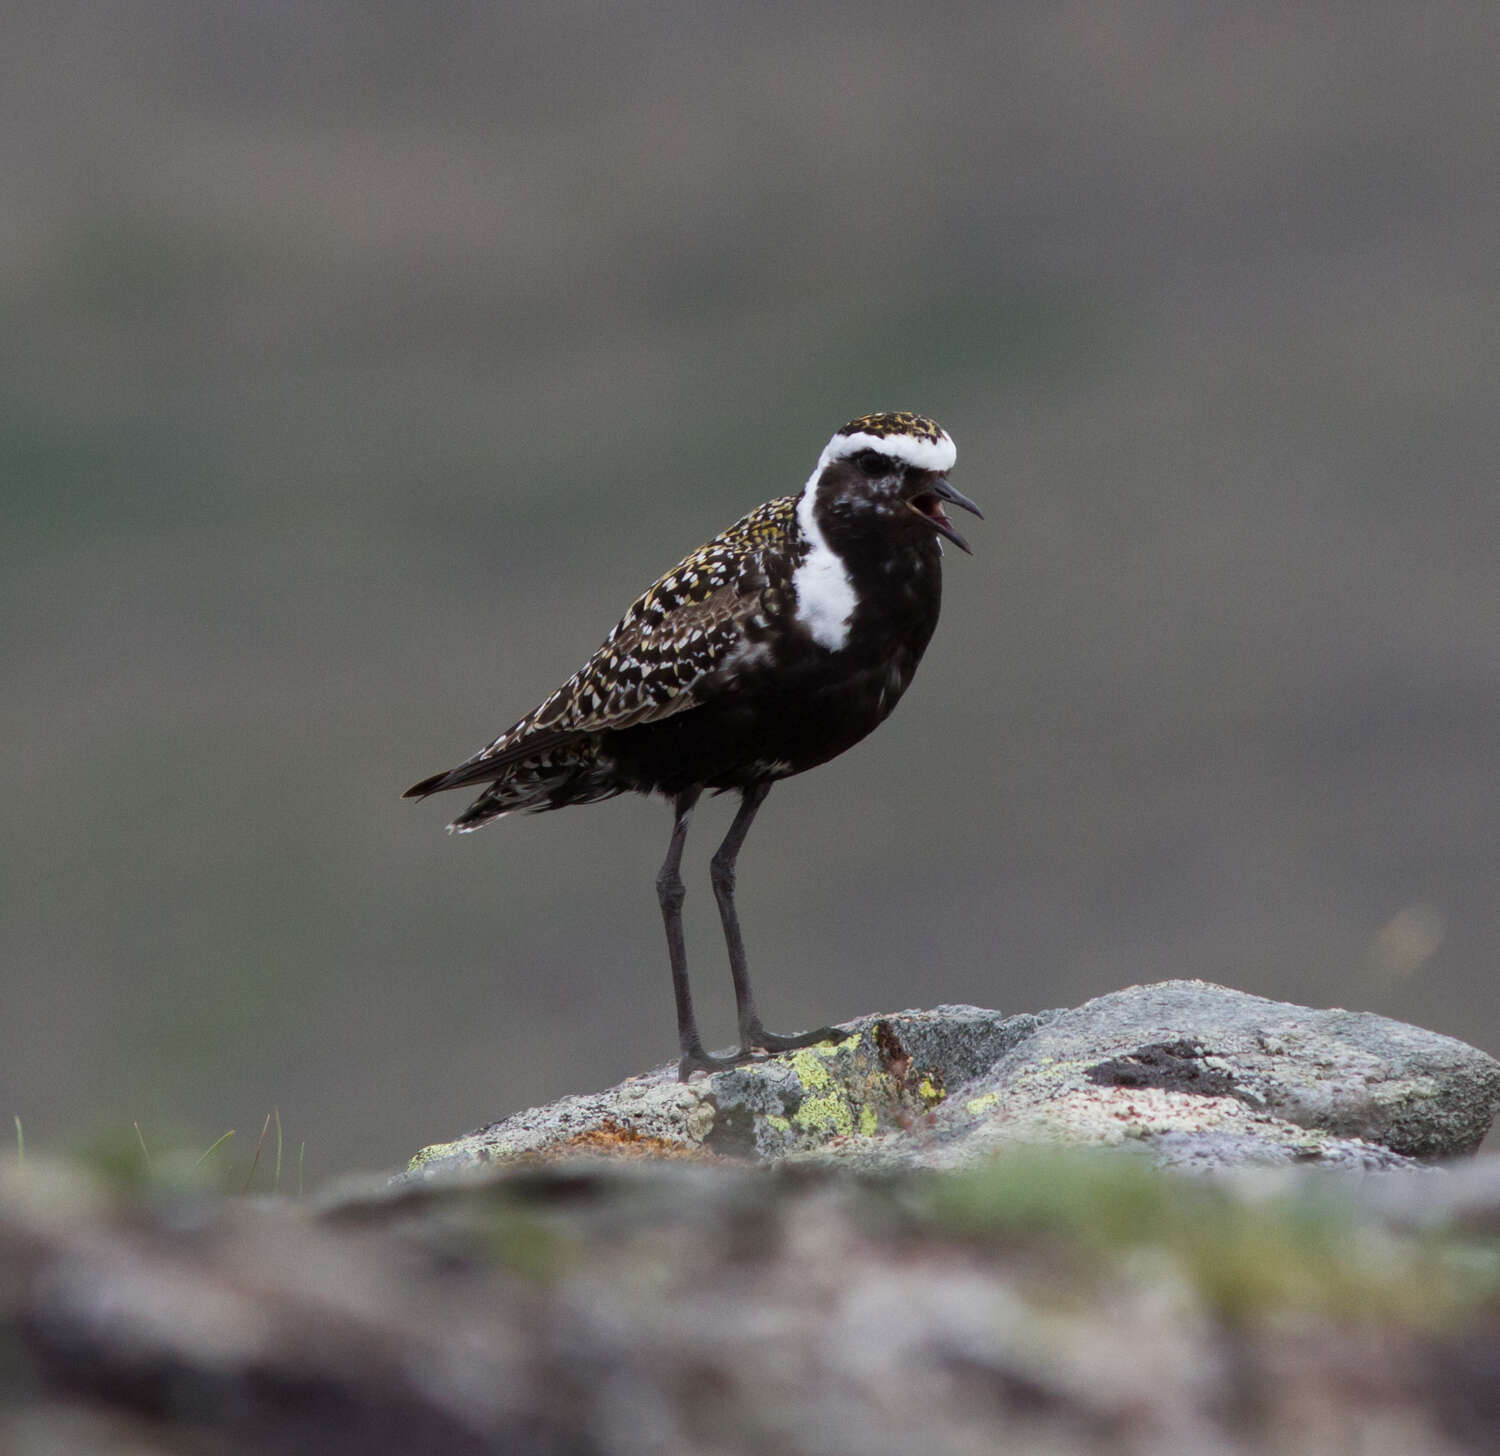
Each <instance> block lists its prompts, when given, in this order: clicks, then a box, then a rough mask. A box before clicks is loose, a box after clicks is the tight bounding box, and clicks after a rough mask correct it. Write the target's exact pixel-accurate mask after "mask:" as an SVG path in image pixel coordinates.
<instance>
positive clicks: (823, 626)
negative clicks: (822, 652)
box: [792, 460, 855, 652]
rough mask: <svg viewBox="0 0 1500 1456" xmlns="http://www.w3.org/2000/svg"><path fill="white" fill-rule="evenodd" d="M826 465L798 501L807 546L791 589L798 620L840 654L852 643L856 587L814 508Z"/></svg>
mask: <svg viewBox="0 0 1500 1456" xmlns="http://www.w3.org/2000/svg"><path fill="white" fill-rule="evenodd" d="M823 463H824V462H823V461H821V460H820V461H819V462H818V468H817V469H816V470H815V471H813V473H812V478H811V479H810V480H809V481H808V482H807V484H806V485H805V486H803V487H802V494H801V495H800V496H799V497H798V498H797V524H798V526H800V527H801V529H802V537H803V539H804V540H805V541H806V542H807V555H806V556H805V557H803V559H802V563H801V565H799V566H798V567H797V569H796V571H795V572H793V573H792V588H793V590H794V591H795V592H796V593H797V620H798V621H799V622H800V623H801V624H802V625H803V626H804V627H806V628H807V632H808V635H809V636H810V637H811V638H812V639H813V641H814V642H816V643H818V645H819V646H821V647H826V648H828V650H829V651H830V652H837V651H838V650H839V648H841V647H842V646H843V645H844V643H846V642H847V641H848V640H849V621H850V619H851V618H852V617H853V616H854V607H855V597H854V583H853V582H852V581H850V579H849V569H848V568H847V567H846V566H845V565H844V559H843V557H841V556H840V555H839V554H838V552H837V551H835V550H834V549H833V547H832V546H830V545H829V544H828V538H827V537H826V536H825V535H824V534H823V532H822V530H821V529H820V528H819V526H818V519H817V516H816V515H815V514H814V506H815V504H816V501H817V493H818V479H819V477H820V476H821V475H822V474H823Z"/></svg>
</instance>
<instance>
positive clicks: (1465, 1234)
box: [0, 1149, 1500, 1456]
mask: <svg viewBox="0 0 1500 1456" xmlns="http://www.w3.org/2000/svg"><path fill="white" fill-rule="evenodd" d="M1497 1235H1500V1165H1497V1164H1496V1162H1495V1161H1494V1160H1485V1161H1483V1162H1480V1163H1475V1164H1470V1165H1468V1166H1467V1167H1465V1168H1461V1169H1458V1170H1455V1171H1453V1172H1444V1171H1438V1170H1433V1169H1421V1170H1418V1171H1415V1172H1399V1173H1385V1174H1354V1173H1337V1172H1328V1171H1321V1170H1308V1169H1260V1170H1256V1171H1255V1172H1254V1173H1251V1174H1240V1175H1236V1177H1235V1178H1216V1179H1204V1178H1196V1177H1188V1176H1186V1175H1183V1174H1176V1173H1167V1172H1162V1171H1159V1170H1155V1169H1152V1168H1151V1167H1150V1166H1149V1164H1148V1163H1147V1162H1146V1161H1145V1160H1144V1159H1141V1158H1139V1157H1131V1156H1126V1155H1122V1154H1120V1153H1118V1152H1115V1153H1104V1152H1094V1153H1092V1154H1088V1155H1081V1154H1077V1153H1073V1154H1067V1153H1059V1152H1057V1151H1055V1150H1042V1149H1030V1150H1021V1151H1016V1152H1012V1153H1010V1154H1007V1155H1006V1156H1004V1157H1002V1158H1000V1159H998V1160H997V1161H996V1162H995V1163H994V1164H993V1165H992V1166H991V1167H989V1168H986V1169H983V1170H975V1171H965V1172H952V1173H895V1174H879V1175H850V1174H849V1173H847V1172H846V1171H843V1170H839V1169H834V1168H827V1167H800V1168H798V1167H788V1166H783V1167H781V1168H777V1169H763V1168H754V1167H749V1166H746V1165H729V1164H723V1165H718V1166H713V1165H707V1164H701V1163H699V1164H690V1163H683V1162H680V1161H673V1162H660V1161H646V1160H642V1161H638V1162H633V1163H624V1162H620V1161H610V1162H600V1161H592V1160H584V1161H571V1162H562V1161H559V1162H555V1163H551V1164H541V1165H531V1166H523V1167H510V1168H506V1169H503V1170H499V1171H497V1172H495V1173H492V1174H491V1175H489V1176H488V1177H487V1178H484V1179H475V1178H472V1177H471V1178H466V1179H460V1180H457V1181H447V1182H444V1181H442V1180H432V1181H429V1182H425V1183H408V1184H406V1185H405V1186H404V1187H400V1188H396V1189H388V1188H380V1189H370V1190H367V1191H366V1192H364V1193H363V1194H357V1195H356V1194H347V1193H346V1194H345V1195H344V1196H343V1197H342V1198H341V1199H340V1200H339V1201H338V1202H336V1203H335V1204H333V1205H331V1206H327V1207H324V1208H323V1209H321V1210H314V1209H311V1208H309V1207H307V1206H305V1205H303V1206H297V1205H292V1204H289V1203H285V1202H283V1203H273V1202H269V1201H252V1200H246V1199H211V1198H203V1197H194V1196H191V1195H184V1194H176V1195H171V1194H166V1193H163V1192H160V1191H158V1192H155V1193H146V1194H130V1195H127V1194H124V1193H121V1192H119V1191H113V1190H111V1189H109V1188H108V1187H105V1186H101V1185H100V1184H99V1183H97V1182H96V1181H94V1180H92V1179H91V1178H89V1177H87V1176H86V1175H84V1174H82V1173H81V1172H79V1170H77V1169H69V1168H61V1167H56V1166H53V1167H45V1166H38V1165H36V1164H35V1162H34V1161H33V1162H31V1163H30V1164H29V1165H28V1167H27V1168H26V1169H25V1170H24V1171H23V1172H18V1171H17V1170H16V1169H14V1168H10V1169H8V1170H5V1171H4V1172H3V1173H0V1304H3V1318H0V1388H3V1389H4V1391H5V1399H4V1400H3V1401H0V1450H4V1451H5V1452H6V1453H7V1456H42V1453H46V1456H63V1453H67V1456H73V1453H78V1456H82V1453H89V1456H111V1453H126V1452H129V1453H132V1456H146V1453H166V1452H197V1453H204V1452H207V1453H223V1456H241V1453H244V1456H249V1453H261V1452H274V1453H281V1452H286V1453H314V1452H317V1453H329V1452H358V1453H361V1456H419V1453H443V1456H491V1453H493V1456H530V1453H537V1456H564V1453H567V1456H572V1453H577V1456H586V1453H588V1456H593V1453H628V1456H677V1453H684V1456H685V1453H691V1452H702V1451H713V1452H722V1453H734V1456H739V1453H743V1456H752V1453H753V1456H762V1453H764V1452H767V1451H774V1452H778V1453H790V1456H796V1453H804V1452H805V1453H809V1456H871V1453H887V1452H888V1453H896V1452H902V1453H905V1452H911V1451H921V1452H924V1453H932V1456H950V1453H952V1456H979V1453H987V1452H992V1451H999V1450H1005V1451H1025V1452H1040V1453H1047V1456H1069V1453H1079V1456H1096V1453H1097V1456H1103V1453H1109V1456H1134V1453H1140V1456H1146V1453H1150V1456H1157V1453H1161V1452H1172V1453H1186V1456H1195V1453H1230V1456H1327V1453H1328V1452H1330V1451H1361V1452H1380V1453H1385V1452H1389V1453H1393V1456H1394V1453H1403V1456H1404V1453H1415V1452H1421V1453H1424V1456H1447V1453H1454V1456H1457V1453H1475V1456H1477V1453H1481V1452H1484V1453H1489V1452H1493V1451H1494V1450H1495V1449H1497V1442H1500V1254H1497V1252H1496V1250H1497V1237H1496V1236H1497Z"/></svg>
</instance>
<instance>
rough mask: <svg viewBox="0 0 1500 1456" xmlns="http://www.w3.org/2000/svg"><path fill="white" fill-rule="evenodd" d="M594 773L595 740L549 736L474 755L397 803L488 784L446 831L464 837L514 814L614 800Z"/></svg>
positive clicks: (574, 735) (613, 791)
mask: <svg viewBox="0 0 1500 1456" xmlns="http://www.w3.org/2000/svg"><path fill="white" fill-rule="evenodd" d="M597 769H598V739H597V737H596V736H595V735H592V734H581V733H568V734H552V735H547V736H546V737H538V738H535V739H532V740H531V741H530V742H525V743H517V744H514V745H513V746H511V747H510V748H507V749H503V750H501V751H499V752H491V751H489V750H486V751H484V752H481V753H477V754H475V755H474V757H473V758H471V759H469V760H468V761H467V762H465V763H461V764H459V766H458V767H457V768H453V769H449V770H447V771H446V772H445V773H439V774H433V775H432V777H431V778H426V779H423V780H422V782H421V783H419V784H413V785H412V786H411V788H409V789H408V790H407V791H406V793H405V794H404V795H402V797H403V798H407V799H425V798H426V797H427V796H428V795H429V794H440V793H442V792H443V791H444V790H445V789H460V788H466V787H469V786H470V785H473V784H488V785H489V787H488V788H487V789H485V791H484V792H483V793H482V794H481V795H480V796H479V797H478V798H477V799H475V800H474V802H473V803H472V804H470V805H469V807H468V808H467V809H465V810H464V812H463V813H462V814H460V815H459V816H458V818H456V819H455V820H454V821H453V822H452V823H451V824H450V825H449V826H448V828H449V829H450V830H451V831H454V832H456V833H459V834H467V833H469V832H470V831H472V830H475V829H479V828H481V827H482V826H483V825H485V824H488V823H489V822H490V821H491V820H492V819H501V818H504V816H505V815H507V814H512V813H515V812H517V811H518V810H520V811H523V812H527V813H532V814H540V813H544V812H545V811H546V810H548V809H561V808H563V807H564V806H565V805H567V804H591V803H594V802H596V801H597V800H600V799H608V798H612V797H614V795H615V794H617V793H619V792H620V790H619V789H617V788H614V787H612V786H611V785H610V784H609V783H608V781H607V777H606V776H603V775H600V774H598V773H597V772H596V770H597Z"/></svg>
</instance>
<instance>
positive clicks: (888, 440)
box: [818, 430, 958, 470]
mask: <svg viewBox="0 0 1500 1456" xmlns="http://www.w3.org/2000/svg"><path fill="white" fill-rule="evenodd" d="M861 450H877V451H879V452H880V454H882V455H889V456H890V457H891V458H892V459H893V460H900V461H901V462H902V463H903V464H906V465H914V466H916V468H917V469H918V470H952V469H953V462H954V461H955V460H957V459H958V448H957V447H956V446H955V445H954V443H953V441H952V439H951V438H950V437H949V435H948V432H947V431H946V430H944V431H943V433H942V436H941V437H940V438H939V439H936V440H919V439H918V438H917V437H916V436H915V435H870V434H866V433H865V431H863V430H861V431H859V433H858V434H854V435H835V436H834V437H833V439H831V440H830V441H829V442H828V444H827V446H826V447H825V449H824V451H823V454H822V455H821V456H820V457H819V460H818V469H819V470H821V469H822V468H823V467H824V466H825V465H827V464H828V463H829V462H830V461H832V460H842V459H844V458H845V457H846V456H849V455H858V454H859V452H860V451H861Z"/></svg>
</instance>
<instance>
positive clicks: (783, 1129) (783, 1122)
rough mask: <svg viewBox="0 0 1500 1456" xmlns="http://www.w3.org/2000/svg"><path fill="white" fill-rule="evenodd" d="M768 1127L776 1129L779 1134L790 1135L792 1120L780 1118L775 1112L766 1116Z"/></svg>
mask: <svg viewBox="0 0 1500 1456" xmlns="http://www.w3.org/2000/svg"><path fill="white" fill-rule="evenodd" d="M765 1118H766V1126H767V1127H774V1128H775V1129H776V1131H777V1132H779V1133H789V1132H790V1131H791V1130H792V1120H791V1118H789V1117H778V1116H777V1114H776V1113H774V1112H768V1113H766V1115H765Z"/></svg>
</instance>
